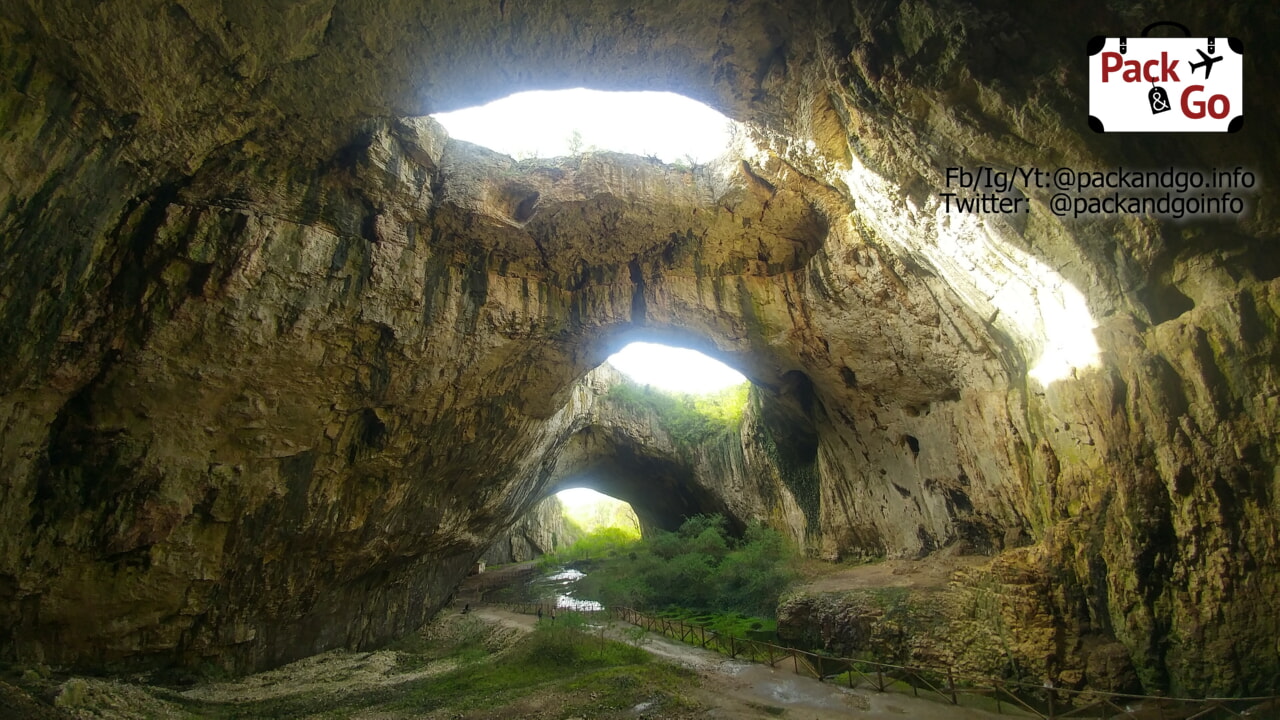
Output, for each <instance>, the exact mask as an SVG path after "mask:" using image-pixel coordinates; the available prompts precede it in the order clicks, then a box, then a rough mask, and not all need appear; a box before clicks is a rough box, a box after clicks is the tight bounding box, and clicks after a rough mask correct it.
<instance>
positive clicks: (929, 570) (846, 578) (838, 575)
mask: <svg viewBox="0 0 1280 720" xmlns="http://www.w3.org/2000/svg"><path fill="white" fill-rule="evenodd" d="M990 562H991V558H990V557H987V556H984V555H962V554H960V553H959V552H958V551H957V550H955V549H954V548H945V549H942V550H939V551H937V552H935V553H933V554H931V555H927V556H925V557H923V558H920V559H907V558H893V559H886V560H879V561H876V562H870V563H865V564H859V565H852V566H850V565H831V564H829V563H818V564H811V565H809V566H808V568H807V572H806V573H805V574H806V575H807V576H808V578H809V579H808V580H807V581H806V582H804V583H803V584H801V585H800V586H799V587H798V588H797V589H799V590H801V591H804V592H810V593H824V592H840V591H842V590H862V589H874V588H886V587H909V588H914V589H917V590H941V589H944V588H946V587H947V586H948V585H949V584H950V583H952V582H955V581H956V580H957V573H961V574H963V573H966V572H969V571H972V570H975V569H977V568H981V567H983V566H985V565H988V564H989V563H990Z"/></svg>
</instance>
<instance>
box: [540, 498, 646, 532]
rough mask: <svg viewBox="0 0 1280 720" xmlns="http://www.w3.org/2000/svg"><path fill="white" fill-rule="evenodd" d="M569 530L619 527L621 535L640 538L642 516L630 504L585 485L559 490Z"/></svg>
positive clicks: (614, 528) (613, 528) (616, 528)
mask: <svg viewBox="0 0 1280 720" xmlns="http://www.w3.org/2000/svg"><path fill="white" fill-rule="evenodd" d="M556 499H557V500H559V501H560V507H561V511H562V512H563V514H564V518H565V521H566V523H567V524H568V525H569V529H570V530H574V531H578V532H579V534H582V533H591V532H594V531H596V530H617V531H619V532H620V534H622V535H628V536H632V537H640V535H641V525H640V518H639V517H638V516H637V515H636V512H635V510H634V509H633V508H632V507H631V503H629V502H627V501H626V500H619V499H618V498H615V497H613V496H611V495H606V494H604V493H602V492H598V491H596V490H593V489H591V488H590V487H586V486H578V487H571V488H565V489H563V490H561V491H559V492H557V493H556Z"/></svg>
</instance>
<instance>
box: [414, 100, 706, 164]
mask: <svg viewBox="0 0 1280 720" xmlns="http://www.w3.org/2000/svg"><path fill="white" fill-rule="evenodd" d="M432 117H433V118H435V119H436V120H437V121H438V122H439V123H440V124H441V125H444V127H445V129H446V130H448V131H449V135H450V136H451V137H454V138H457V139H459V140H466V141H467V142H471V143H475V144H477V145H483V146H485V147H487V148H490V149H492V150H497V151H498V152H501V153H506V154H507V155H510V156H511V157H514V158H517V159H519V158H527V157H544V158H549V157H559V156H564V155H572V154H574V151H575V150H576V151H578V152H586V151H588V150H591V149H597V150H612V151H614V152H624V153H631V154H633V155H646V156H647V155H655V156H657V157H658V158H660V159H661V160H662V161H663V162H667V163H674V162H677V161H686V162H687V161H690V160H691V161H693V162H698V163H704V162H709V161H711V160H714V159H715V158H717V157H719V156H720V155H722V154H723V153H724V152H725V151H726V150H727V149H728V147H729V142H730V135H731V131H730V127H731V126H732V121H730V120H729V119H728V118H726V117H725V116H724V115H721V114H720V113H718V112H716V111H715V110H712V109H711V108H709V107H707V106H706V105H703V104H702V103H700V102H697V101H696V100H690V99H689V98H687V97H684V96H682V95H676V94H675V93H669V92H604V91H600V90H586V89H583V88H575V89H573V90H535V91H531V92H522V93H516V94H515V95H510V96H508V97H505V98H503V99H501V100H495V101H493V102H491V103H489V104H488V105H481V106H478V107H472V108H466V109H463V110H456V111H454V112H447V113H438V114H436V115H432ZM575 130H577V131H578V132H579V133H581V139H580V146H579V147H577V148H574V147H571V140H570V138H571V137H572V136H573V133H574V131H575Z"/></svg>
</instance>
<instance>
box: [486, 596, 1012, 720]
mask: <svg viewBox="0 0 1280 720" xmlns="http://www.w3.org/2000/svg"><path fill="white" fill-rule="evenodd" d="M473 612H475V613H476V614H477V615H479V616H480V617H482V618H484V619H486V620H489V621H490V622H495V623H498V624H500V625H502V626H505V627H510V628H518V629H522V630H525V631H531V630H533V628H534V624H535V623H536V622H537V620H536V619H535V618H534V617H533V616H531V615H520V614H517V613H513V612H510V611H507V610H503V609H500V608H496V607H489V606H485V607H480V608H477V609H475V610H473ZM628 627H630V626H629V625H626V624H623V623H619V624H617V625H615V626H614V627H613V628H611V629H606V631H605V635H606V636H607V637H610V638H611V639H613V640H618V641H620V642H626V641H627V638H626V636H625V635H624V634H623V630H624V629H625V628H628ZM644 649H645V650H647V651H648V652H649V653H651V654H653V655H656V656H658V657H659V658H662V659H663V660H666V661H668V662H672V663H676V664H679V665H683V666H685V667H687V668H690V669H692V670H694V671H696V672H697V673H698V674H699V676H701V678H702V685H701V687H699V688H697V689H696V690H694V691H693V692H692V693H691V694H692V695H694V696H695V698H696V699H697V700H698V701H699V702H700V703H702V704H703V705H705V706H706V707H707V708H708V711H707V714H706V716H705V717H708V718H723V719H724V720H730V719H733V720H740V719H741V720H754V719H756V718H760V719H763V718H778V717H784V718H795V719H796V720H849V718H859V719H863V718H892V719H893V720H903V719H904V718H919V719H920V720H985V719H987V718H1000V717H1002V716H1000V715H995V714H993V713H987V712H982V711H978V710H972V709H969V708H960V707H954V706H951V705H945V704H942V703H935V702H929V701H927V700H921V699H918V698H915V697H911V696H908V695H900V694H897V693H877V692H873V691H869V690H862V689H859V690H848V689H846V688H842V687H839V686H835V685H832V684H831V683H821V682H818V681H817V680H814V679H812V678H807V677H803V676H800V675H796V674H795V673H793V672H792V669H791V668H790V667H785V666H784V665H782V664H780V665H779V666H778V667H772V668H771V667H769V666H767V665H761V664H757V663H748V662H743V661H740V660H732V659H729V658H726V657H725V656H723V655H721V654H719V653H717V652H713V651H710V650H704V649H702V648H698V647H693V646H690V645H685V644H684V643H680V642H676V641H674V640H671V639H669V638H666V637H663V636H661V635H657V634H654V633H649V640H648V641H647V642H646V643H645V644H644ZM1003 717H1005V718H1006V720H1007V716H1003Z"/></svg>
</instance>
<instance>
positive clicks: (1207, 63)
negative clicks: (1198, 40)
mask: <svg viewBox="0 0 1280 720" xmlns="http://www.w3.org/2000/svg"><path fill="white" fill-rule="evenodd" d="M1196 52H1198V53H1200V62H1198V63H1196V62H1193V63H1190V65H1191V72H1192V73H1194V72H1195V71H1196V68H1201V67H1202V68H1204V79H1205V80H1208V79H1209V73H1211V72H1213V64H1214V63H1216V62H1218V61H1219V60H1221V59H1222V56H1221V55H1214V56H1213V57H1209V56H1208V55H1207V54H1205V51H1203V50H1201V49H1199V48H1196Z"/></svg>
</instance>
